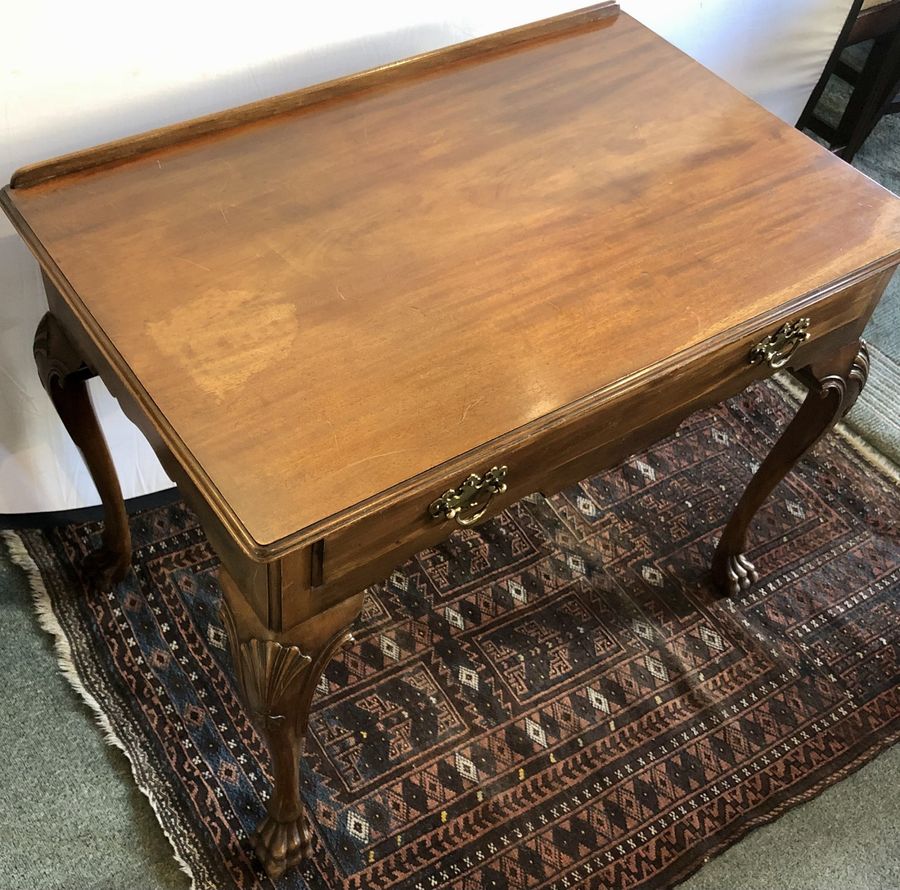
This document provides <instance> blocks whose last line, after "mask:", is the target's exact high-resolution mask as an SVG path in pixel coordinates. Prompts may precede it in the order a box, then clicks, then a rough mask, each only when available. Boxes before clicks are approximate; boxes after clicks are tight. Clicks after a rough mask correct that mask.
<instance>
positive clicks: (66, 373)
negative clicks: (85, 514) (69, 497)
mask: <svg viewBox="0 0 900 890" xmlns="http://www.w3.org/2000/svg"><path fill="white" fill-rule="evenodd" d="M34 360H35V363H36V364H37V368H38V374H39V375H40V378H41V383H42V384H43V386H44V389H46V390H47V393H48V395H49V396H50V399H51V400H52V402H53V405H54V407H55V408H56V413H57V414H58V415H59V418H60V420H62V422H63V425H64V426H65V428H66V430H67V431H68V433H69V435H70V436H71V437H72V441H73V442H74V443H75V444H76V445H77V446H78V449H79V451H81V455H82V457H83V458H84V462H85V463H86V464H87V468H88V471H89V472H90V474H91V479H93V481H94V485H95V486H96V487H97V492H98V494H99V495H100V500H101V501H102V503H103V509H104V528H103V544H102V546H101V547H100V549H99V550H96V551H95V552H94V553H92V554H91V556H90V557H89V563H88V569H89V571H90V572H91V574H93V575H94V576H95V577H96V578H97V581H98V583H100V584H101V585H103V586H109V585H110V584H114V583H116V582H118V581H121V580H122V578H124V577H125V574H126V573H127V571H128V568H129V566H130V565H131V531H130V530H129V528H128V514H127V512H126V511H125V502H124V501H123V500H122V490H121V488H120V487H119V479H118V477H117V476H116V469H115V466H114V465H113V462H112V458H111V457H110V454H109V449H108V448H107V446H106V440H105V439H104V438H103V431H102V430H101V429H100V424H99V423H98V421H97V415H96V414H95V413H94V406H93V405H92V404H91V397H90V393H89V392H88V388H87V382H86V381H87V380H88V379H90V378H91V377H93V376H94V375H93V372H92V371H91V370H90V369H89V368H88V367H86V366H85V364H84V362H83V361H82V359H81V356H80V355H79V354H78V352H77V351H76V349H75V347H74V346H73V345H72V343H71V342H70V341H69V339H68V338H67V337H66V335H65V332H64V331H63V329H62V328H61V327H60V325H59V323H58V322H57V321H56V319H55V318H54V317H53V316H52V315H51V314H50V313H49V312H48V313H47V314H46V315H45V316H44V317H43V318H42V319H41V322H40V324H39V325H38V327H37V331H36V332H35V335H34Z"/></svg>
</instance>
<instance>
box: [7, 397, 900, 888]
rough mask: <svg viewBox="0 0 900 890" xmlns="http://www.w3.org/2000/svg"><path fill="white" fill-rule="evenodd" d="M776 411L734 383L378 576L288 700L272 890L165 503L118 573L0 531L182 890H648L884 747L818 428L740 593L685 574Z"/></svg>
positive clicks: (182, 518) (885, 567)
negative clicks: (715, 401)
mask: <svg viewBox="0 0 900 890" xmlns="http://www.w3.org/2000/svg"><path fill="white" fill-rule="evenodd" d="M794 410H795V405H794V404H793V401H792V399H791V397H790V396H788V395H787V394H786V393H785V392H784V391H783V390H782V389H781V388H780V387H779V386H778V385H777V384H775V383H771V382H768V383H761V384H758V385H756V386H754V387H752V388H751V389H749V390H747V391H746V392H745V393H743V394H742V395H740V396H738V397H737V398H735V399H733V400H731V401H730V402H727V403H725V404H723V405H719V406H716V407H714V408H711V409H708V410H704V411H702V412H699V413H698V414H695V415H694V416H692V417H691V418H689V419H688V420H687V421H686V422H685V423H684V424H683V425H682V426H681V427H680V428H679V430H678V432H677V433H676V434H675V435H674V436H672V437H670V438H669V439H667V440H664V441H662V442H660V443H659V444H658V445H656V446H654V447H653V448H651V449H650V450H649V451H647V452H645V453H643V454H641V455H639V456H636V457H634V458H631V459H629V460H628V461H626V462H625V463H623V464H622V465H620V466H618V467H616V468H614V469H612V470H609V471H607V472H604V473H601V474H599V475H597V476H594V477H592V478H590V479H586V480H584V481H583V482H581V483H580V484H578V485H577V486H573V487H571V488H569V489H566V490H565V491H563V492H561V493H560V494H558V495H556V496H554V497H551V498H549V499H545V498H543V497H541V496H537V495H536V496H532V497H529V498H526V499H524V500H523V501H521V502H519V503H517V504H515V505H513V506H512V507H510V508H509V509H508V510H506V511H505V512H504V513H503V514H502V515H500V516H498V517H497V518H496V519H493V520H491V521H489V522H486V523H485V524H483V525H481V526H479V527H477V528H470V529H465V530H460V531H458V532H456V533H455V534H454V535H453V537H452V538H451V539H450V540H449V541H448V542H447V543H445V544H443V545H441V546H438V547H435V548H433V549H430V550H426V551H423V552H421V553H419V554H418V555H417V556H416V557H414V558H413V559H411V560H409V561H408V562H406V563H405V564H404V565H401V566H398V567H397V569H396V570H395V571H394V572H393V573H392V574H391V576H390V578H388V579H386V580H385V582H384V583H382V584H378V585H376V586H374V587H372V588H371V589H370V590H369V591H368V593H367V599H366V605H365V609H364V614H363V616H362V617H361V619H360V621H359V622H358V626H357V627H356V629H355V630H354V635H355V637H356V643H355V644H354V645H353V646H352V647H348V648H346V649H344V650H343V651H342V652H340V653H338V655H337V656H336V657H335V659H334V661H333V662H332V663H331V664H330V665H329V666H328V668H327V670H326V672H325V676H324V677H323V680H322V682H321V683H320V685H319V688H318V690H317V693H316V698H315V701H314V704H313V713H312V717H311V721H310V732H309V739H308V744H307V753H306V758H305V763H304V767H303V771H302V782H301V784H302V794H303V798H304V800H305V802H306V805H307V808H308V812H309V814H310V817H311V822H312V826H313V831H314V838H313V843H314V854H313V857H312V859H311V860H309V861H308V862H306V863H305V864H304V865H303V866H301V867H300V868H297V869H294V870H292V871H290V872H288V873H287V874H286V875H284V876H283V877H282V878H281V879H279V880H278V881H277V882H275V884H274V885H273V882H271V881H270V880H269V879H268V878H267V877H266V876H265V875H264V873H263V872H262V871H261V870H260V866H259V864H258V862H257V861H256V860H255V858H254V856H253V853H252V852H251V844H250V841H249V836H250V833H251V831H252V828H253V826H254V825H255V824H256V822H257V821H258V820H259V819H260V817H261V815H262V813H263V811H264V807H265V801H266V799H267V797H268V795H269V793H270V772H269V770H270V766H269V759H268V755H267V754H266V750H265V747H264V745H263V743H262V741H261V739H260V737H259V735H258V733H257V732H256V730H255V728H254V727H253V724H252V723H251V722H250V720H249V719H248V716H247V714H246V712H245V710H244V709H243V707H242V705H241V703H240V701H239V699H238V697H237V695H236V693H235V686H234V675H233V671H232V666H231V662H230V657H229V654H228V651H227V644H226V641H225V636H224V631H223V628H222V626H221V623H220V621H219V617H218V601H219V597H220V592H219V587H218V584H217V580H216V568H217V560H216V557H215V555H214V553H213V551H212V549H211V547H210V545H209V543H208V542H207V540H206V538H205V537H204V534H203V531H202V530H201V528H200V527H199V525H198V523H197V520H196V518H195V516H194V515H193V514H192V513H191V512H190V511H189V510H188V509H187V508H186V507H185V506H184V505H183V504H182V503H174V504H169V505H166V506H162V507H158V508H155V509H151V510H146V511H143V512H141V513H138V514H135V515H134V516H133V517H132V534H133V539H134V545H135V550H134V568H133V570H132V571H131V572H130V573H129V575H128V576H127V578H126V579H125V581H124V582H122V583H121V584H119V585H117V586H116V587H115V588H114V589H112V590H95V589H93V587H92V585H91V583H90V581H89V579H88V578H86V577H85V576H84V574H83V573H82V568H81V567H82V563H83V559H84V556H85V554H86V553H87V552H89V551H90V550H91V549H92V548H93V547H94V546H95V545H96V543H97V540H98V537H99V534H100V530H101V525H100V524H99V523H97V522H88V523H80V524H68V525H63V526H59V527H57V528H52V529H44V530H37V529H35V530H26V531H22V532H18V533H16V534H15V535H13V534H12V533H6V537H7V540H8V542H9V545H10V550H11V552H12V553H13V556H14V558H16V559H17V561H19V562H20V564H23V565H25V566H26V567H27V568H28V569H29V570H30V571H31V572H32V574H33V582H34V584H35V589H36V596H37V598H38V608H39V612H40V613H41V620H42V622H43V623H44V625H45V627H47V629H48V630H50V631H51V632H53V633H54V634H55V635H56V637H57V648H58V651H59V653H60V657H61V659H62V661H63V664H64V668H65V669H66V670H67V672H68V674H69V675H70V679H72V681H73V683H74V684H75V685H76V687H77V688H78V689H79V691H80V692H81V693H82V695H83V696H84V697H85V698H86V700H87V701H88V703H89V704H90V705H91V706H92V707H94V708H95V709H96V710H97V711H98V713H99V714H101V715H102V720H103V722H104V724H105V726H106V728H107V729H108V731H109V732H110V733H111V734H112V735H113V736H115V738H116V739H117V741H118V743H119V744H120V745H121V746H122V747H123V748H124V749H125V751H126V753H127V754H128V756H129V758H130V760H131V763H132V766H133V770H134V774H135V779H136V781H137V782H138V784H139V785H140V787H141V788H142V790H144V792H145V793H146V794H147V795H148V796H149V798H150V800H151V802H152V803H153V806H154V808H155V810H156V812H157V814H158V817H159V820H160V823H161V825H162V827H163V829H164V830H165V831H166V833H167V835H168V837H169V838H170V840H171V842H172V844H173V847H174V849H175V852H176V855H177V856H178V857H179V858H180V860H181V861H182V862H183V863H184V864H185V865H186V866H187V868H188V869H189V870H190V871H191V873H192V875H193V878H194V884H195V887H197V888H201V890H206V888H226V890H231V888H241V890H247V888H252V887H264V888H271V887H273V886H275V887H277V888H280V890H281V888H283V890H286V888H306V887H310V888H347V890H350V888H354V890H370V888H378V890H381V888H385V890H387V888H391V890H435V888H452V890H532V888H534V890H537V888H541V890H572V888H577V887H586V888H587V887H590V888H594V887H597V888H600V887H604V888H606V887H614V888H624V887H629V888H662V887H669V886H672V885H673V884H674V883H676V882H677V881H679V880H681V879H683V878H684V877H686V876H687V875H688V874H690V873H691V872H693V871H694V870H696V869H697V868H699V867H700V865H702V863H703V862H704V861H705V860H706V859H708V858H709V857H710V856H713V855H715V854H716V853H717V852H718V851H720V850H722V849H723V848H725V847H727V846H728V845H730V844H732V843H734V842H735V841H736V840H738V839H739V838H740V837H741V836H743V835H744V834H745V833H746V832H747V831H749V830H751V829H752V828H754V827H755V826H758V825H760V824H763V823H765V822H768V821H770V820H772V819H774V818H775V817H776V816H777V815H778V814H779V813H781V812H783V811H784V810H785V809H786V808H788V807H790V806H791V805H793V804H795V803H797V802H799V801H802V800H804V799H806V798H808V797H811V796H812V795H814V794H816V793H818V792H819V791H821V790H822V789H823V788H825V787H827V786H828V785H830V784H832V783H834V782H836V781H838V780H839V779H841V778H842V777H844V776H846V775H847V774H848V773H850V772H851V771H853V770H855V769H856V768H858V767H859V766H861V765H862V764H863V763H865V762H866V761H868V760H869V759H871V758H872V757H874V756H875V755H876V754H877V753H878V752H879V751H881V750H883V749H884V748H885V747H887V746H888V745H890V744H892V743H893V742H894V741H895V740H896V739H897V736H898V733H900V685H898V679H900V631H898V621H897V616H898V614H900V602H898V601H900V522H898V516H900V499H898V487H897V480H896V478H895V477H892V476H891V474H890V473H889V472H888V471H887V470H886V468H885V467H883V466H882V467H879V466H876V464H875V463H872V462H870V461H869V460H867V458H866V457H865V456H864V455H863V454H861V453H860V452H858V451H857V450H856V449H854V448H853V447H851V445H850V444H849V442H848V440H847V439H846V438H845V437H844V436H842V435H840V434H837V433H833V434H832V435H830V436H829V437H827V438H826V439H825V440H823V441H822V442H821V443H820V444H819V445H818V446H817V447H816V449H815V450H814V452H813V454H812V455H810V456H809V457H807V458H806V459H805V460H804V461H802V462H801V464H800V465H799V466H798V467H797V469H796V470H795V471H794V472H792V473H791V474H790V475H789V476H788V478H787V479H786V480H785V482H784V483H783V484H781V485H780V486H779V487H778V488H777V489H776V491H775V493H774V495H773V497H772V498H771V499H770V501H769V503H768V504H767V505H766V506H765V507H764V508H763V509H762V511H761V512H760V514H759V516H758V519H757V522H756V524H755V526H754V528H753V533H752V538H751V551H750V555H751V558H752V559H753V561H754V563H755V564H756V566H757V569H758V570H759V572H760V581H759V584H758V585H757V586H756V588H755V589H754V590H753V591H750V592H748V593H743V594H741V595H739V596H737V597H734V598H730V599H725V598H721V597H720V595H719V593H718V591H716V590H715V589H714V588H713V586H712V585H711V583H710V580H709V577H708V567H709V563H710V558H711V556H712V552H713V549H714V546H715V543H716V540H717V538H718V536H719V534H720V533H721V528H722V526H723V524H724V522H725V520H726V519H727V517H728V514H729V512H730V510H731V508H732V507H733V505H734V503H735V502H736V499H737V498H738V496H739V495H740V493H741V491H742V490H743V488H744V486H745V485H746V482H747V480H748V478H749V476H750V475H751V474H752V472H753V470H754V468H755V467H756V466H757V465H758V464H759V462H760V460H762V458H763V457H764V455H765V454H766V453H767V451H768V450H769V448H770V447H771V445H772V443H773V441H774V440H775V439H776V438H777V435H778V432H779V431H780V429H782V428H783V427H784V425H785V424H786V422H787V421H788V419H789V418H790V417H791V416H792V414H793V411H794Z"/></svg>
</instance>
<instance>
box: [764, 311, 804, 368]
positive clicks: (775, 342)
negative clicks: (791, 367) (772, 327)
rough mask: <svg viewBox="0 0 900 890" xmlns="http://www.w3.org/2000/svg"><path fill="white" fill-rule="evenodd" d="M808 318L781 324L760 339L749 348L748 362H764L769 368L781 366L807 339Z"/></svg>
mask: <svg viewBox="0 0 900 890" xmlns="http://www.w3.org/2000/svg"><path fill="white" fill-rule="evenodd" d="M808 329H809V319H808V318H798V319H797V320H796V321H789V322H787V323H785V324H783V325H782V326H781V327H780V328H779V329H778V330H777V331H775V333H774V334H769V336H768V337H766V339H765V340H760V341H759V343H757V344H756V346H754V347H753V349H751V350H750V364H751V365H758V364H760V363H761V362H765V363H766V364H767V365H768V366H769V367H770V368H783V367H784V366H785V365H786V364H787V363H788V362H789V361H790V360H791V356H792V355H793V354H794V350H795V349H796V348H797V347H798V346H799V345H800V344H801V343H803V342H805V341H806V340H808V339H809V330H808Z"/></svg>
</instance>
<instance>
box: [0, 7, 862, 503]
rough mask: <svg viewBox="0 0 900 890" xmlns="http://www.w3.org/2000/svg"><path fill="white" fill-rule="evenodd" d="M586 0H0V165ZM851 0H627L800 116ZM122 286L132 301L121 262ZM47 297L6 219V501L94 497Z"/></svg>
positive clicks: (120, 452) (102, 396) (1, 295)
mask: <svg viewBox="0 0 900 890" xmlns="http://www.w3.org/2000/svg"><path fill="white" fill-rule="evenodd" d="M587 2H589V0H516V2H515V3H513V2H500V3H485V2H484V0H456V2H455V3H453V4H449V3H446V2H444V3H441V2H437V0H415V2H411V0H385V2H382V3H371V2H366V3H361V2H341V0H333V2H331V3H297V2H296V0H292V2H275V0H256V2H255V3H254V4H253V7H252V14H249V12H250V10H248V8H247V7H246V5H245V4H231V3H227V2H225V3H223V2H222V0H215V2H212V0H193V2H190V3H185V2H184V0H177V2H176V0H158V2H156V3H154V4H152V6H151V7H146V6H143V7H140V9H139V10H138V8H137V7H134V9H132V8H131V7H129V5H128V4H125V5H123V4H121V3H120V2H116V3H115V4H114V5H113V3H112V2H110V0H84V2H82V3H77V4H62V3H59V2H57V0H31V2H30V3H12V2H10V3H3V4H0V8H2V11H3V16H2V19H3V23H4V32H5V33H6V34H7V35H11V36H10V39H8V40H7V41H5V46H4V52H3V55H2V58H0V108H2V116H0V121H2V129H3V135H2V141H0V179H2V180H3V181H7V180H8V179H9V176H10V175H11V174H12V172H13V170H14V169H15V168H16V167H19V166H21V165H23V164H26V163H29V162H32V161H37V160H40V159H43V158H48V157H51V156H53V155H57V154H61V153H63V152H67V151H73V150H75V149H78V148H84V147H87V146H90V145H93V144H95V143H98V142H102V141H106V140H109V139H114V138H117V137H121V136H128V135H131V134H133V133H137V132H140V131H142V130H147V129H151V128H153V127H158V126H161V125H164V124H167V123H173V122H176V121H179V120H183V119H185V118H189V117H194V116H197V115H200V114H206V113H208V112H211V111H215V110H218V109H221V108H227V107H229V106H232V105H237V104H240V103H244V102H249V101H252V100H255V99H259V98H263V97H265V96H267V95H271V94H273V93H280V92H285V91H288V90H292V89H297V88H299V87H302V86H304V85H306V84H310V83H315V82H317V81H321V80H325V79H328V78H332V77H336V76H339V75H341V74H346V73H350V72H352V71H357V70H360V69H363V68H369V67H372V66H374V65H379V64H382V63H384V62H387V61H391V60H394V59H398V58H403V57H404V56H408V55H412V54H414V53H419V52H423V51H426V50H430V49H434V48H436V47H439V46H444V45H447V44H450V43H456V42H458V41H460V40H465V39H467V38H469V37H474V36H478V35H481V34H488V33H490V32H492V31H496V30H499V29H501V28H506V27H511V26H514V25H518V24H522V23H524V22H527V21H532V20H535V19H539V18H544V17H546V16H550V15H556V14H558V13H560V12H565V11H567V10H569V9H572V8H575V7H577V6H579V5H582V3H587ZM849 3H850V0H740V2H736V0H622V3H621V5H622V7H623V9H625V11H627V12H629V13H631V14H632V15H634V16H635V17H636V18H638V19H640V20H641V21H643V22H644V23H645V24H647V25H649V26H650V27H651V28H653V29H654V30H655V31H657V32H658V33H659V34H661V35H663V36H664V37H666V38H667V39H668V40H670V41H671V42H672V43H674V44H676V45H677V46H679V47H680V48H681V49H683V50H685V51H686V52H688V53H689V54H690V55H692V56H693V57H694V58H696V59H698V60H699V61H700V62H702V63H703V64H704V65H706V66H707V67H709V68H711V69H712V70H713V71H715V72H716V73H718V74H719V75H721V76H722V77H723V78H725V79H726V80H728V81H729V82H730V83H732V84H733V85H734V86H736V87H737V88H738V89H740V90H742V91H743V92H745V93H747V94H748V95H750V96H752V97H753V98H754V99H756V100H757V101H759V102H761V103H762V104H763V105H765V106H766V107H767V108H769V109H770V110H771V111H773V112H774V113H775V114H777V115H779V116H780V117H781V118H783V119H784V120H786V121H788V122H790V123H794V122H795V121H796V119H797V116H798V115H799V113H800V111H801V109H802V107H803V104H804V102H805V100H806V97H807V96H808V95H809V92H810V91H811V89H812V87H813V85H814V83H815V82H816V80H817V79H818V77H819V73H820V72H821V70H822V67H823V65H824V63H825V60H826V58H827V56H828V53H829V52H830V50H831V48H832V46H833V45H834V41H835V39H836V37H837V34H838V32H839V31H840V28H841V25H842V23H843V20H844V17H845V16H846V14H847V10H848V8H849ZM122 299H123V300H127V299H128V281H127V278H125V279H123V281H122ZM45 308H46V302H45V298H44V295H43V290H42V287H41V282H40V275H39V272H38V267H37V264H36V263H35V261H34V260H33V259H32V257H31V255H30V254H29V253H28V251H27V250H26V248H25V246H24V245H23V244H22V242H21V241H20V240H19V238H18V237H17V236H16V235H15V233H14V232H13V230H12V228H11V226H10V225H9V224H8V222H7V221H6V219H5V218H3V219H0V513H23V512H32V511H45V510H63V509H70V508H73V507H80V506H87V505H89V504H95V503H98V497H97V494H96V491H95V490H94V487H93V485H92V483H91V480H90V477H89V476H88V474H87V471H86V470H85V468H84V465H83V464H82V462H81V458H80V456H79V454H78V452H77V450H76V449H75V447H74V446H73V445H72V443H71V442H70V441H69V439H68V437H67V435H66V433H65V430H64V429H63V428H62V425H61V424H60V422H59V421H58V419H57V418H56V415H55V413H54V411H53V408H52V406H51V404H50V401H49V399H48V398H47V397H46V396H45V395H44V393H43V391H42V390H41V387H40V385H39V383H38V380H37V376H36V374H35V370H34V365H33V361H32V357H31V341H32V335H33V332H34V329H35V326H36V324H37V322H38V320H39V319H40V317H41V315H42V314H43V312H44V311H45ZM91 387H92V393H93V397H94V402H95V405H96V407H97V411H98V414H99V416H100V420H101V423H102V425H103V428H104V430H105V432H106V436H107V440H108V442H109V444H110V448H111V450H112V454H113V458H114V460H115V463H116V466H117V467H118V470H119V476H120V478H121V480H122V488H123V490H124V494H125V496H126V497H133V496H135V495H140V494H146V493H148V492H152V491H156V490H159V489H162V488H166V487H168V486H169V485H171V483H170V481H169V480H168V478H167V477H166V475H165V473H164V472H163V471H162V468H161V467H160V466H159V463H158V462H157V460H156V458H155V456H154V455H153V453H152V451H151V450H150V447H149V446H148V445H147V443H146V442H145V441H144V439H143V437H142V436H141V434H140V433H139V432H138V431H137V430H136V429H135V427H134V426H132V424H131V423H130V422H129V421H128V420H127V419H126V418H125V417H124V415H123V414H122V413H121V411H120V410H119V408H118V406H117V404H116V403H115V401H114V400H113V399H112V398H111V397H110V396H109V394H108V393H107V392H106V391H105V389H104V388H103V386H102V385H101V384H100V383H99V382H98V381H96V380H94V381H92V382H91Z"/></svg>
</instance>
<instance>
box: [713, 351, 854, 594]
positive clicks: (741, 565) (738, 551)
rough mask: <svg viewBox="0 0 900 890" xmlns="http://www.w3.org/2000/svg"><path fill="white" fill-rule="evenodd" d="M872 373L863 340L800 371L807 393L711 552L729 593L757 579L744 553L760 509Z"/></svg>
mask: <svg viewBox="0 0 900 890" xmlns="http://www.w3.org/2000/svg"><path fill="white" fill-rule="evenodd" d="M868 373H869V354H868V351H867V350H866V344H865V343H864V342H863V341H862V340H860V341H858V342H857V343H855V344H853V345H852V347H847V348H846V349H844V350H842V351H841V352H840V354H839V355H838V356H836V357H835V359H834V360H833V362H831V363H830V365H829V366H828V368H821V369H820V368H818V367H815V368H814V367H809V368H804V369H803V370H802V371H799V372H798V373H797V377H799V378H800V379H801V380H802V381H803V382H804V383H806V384H807V385H808V386H809V392H808V393H807V395H806V398H805V399H804V401H803V404H802V405H801V406H800V408H799V409H798V411H797V414H796V416H795V417H794V419H793V420H792V421H791V423H790V424H789V425H788V427H787V429H786V430H785V431H784V433H783V434H782V436H781V438H780V439H779V440H778V441H777V442H776V443H775V445H774V446H773V448H772V450H771V451H770V452H769V454H768V456H767V457H766V459H765V460H764V461H763V462H762V464H761V465H760V467H759V469H758V470H757V471H756V474H755V475H754V476H753V478H752V479H751V480H750V484H749V485H748V486H747V489H746V491H745V492H744V494H743V496H742V497H741V499H740V501H739V502H738V505H737V507H736V508H735V510H734V513H732V515H731V518H730V519H729V520H728V524H727V525H726V526H725V531H724V532H723V534H722V538H721V540H720V541H719V545H718V547H717V548H716V552H715V556H714V557H713V564H712V572H713V578H714V579H715V581H716V583H717V584H718V585H719V586H720V587H721V588H722V589H723V590H724V591H726V592H727V593H729V594H736V593H738V592H740V591H741V590H746V589H748V588H749V587H750V586H751V585H752V584H754V583H755V582H756V581H757V580H758V574H757V572H756V569H755V568H754V567H753V563H751V562H750V560H749V559H747V557H746V556H745V555H744V552H745V550H746V546H747V530H748V528H749V526H750V523H751V521H752V520H753V517H754V516H755V515H756V512H757V511H758V510H759V508H760V507H761V506H762V505H763V503H764V502H765V500H766V498H768V496H769V495H770V494H771V492H772V489H774V488H775V486H776V485H777V484H778V483H779V482H780V481H781V480H782V479H783V478H784V477H785V476H786V475H787V473H788V471H789V470H790V469H791V468H792V467H793V466H794V465H795V464H796V463H797V461H798V460H799V459H800V458H801V457H803V455H804V454H806V452H807V451H809V449H810V448H812V446H813V445H815V444H816V442H818V441H819V439H820V438H821V437H822V436H823V435H825V433H827V432H828V430H830V429H831V427H832V426H834V424H835V423H836V422H837V421H838V420H840V418H841V417H843V416H844V414H846V413H847V411H849V410H850V408H852V407H853V404H854V402H855V401H856V399H857V398H858V396H859V394H860V392H861V391H862V388H863V386H865V383H866V378H867V376H868Z"/></svg>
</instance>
